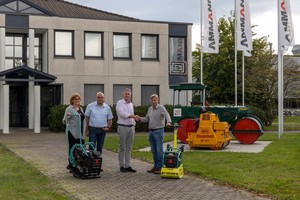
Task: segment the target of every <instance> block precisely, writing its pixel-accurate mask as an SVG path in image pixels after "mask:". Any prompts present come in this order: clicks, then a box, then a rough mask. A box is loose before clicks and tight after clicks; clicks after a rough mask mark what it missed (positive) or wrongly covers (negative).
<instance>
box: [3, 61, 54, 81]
mask: <svg viewBox="0 0 300 200" xmlns="http://www.w3.org/2000/svg"><path fill="white" fill-rule="evenodd" d="M3 76H4V77H3ZM0 77H2V78H0V81H6V83H7V84H14V83H15V82H29V81H33V82H35V83H36V84H40V85H42V84H49V83H52V82H53V81H55V79H56V76H53V75H51V74H47V73H45V72H41V71H39V70H36V69H33V68H31V67H28V66H26V65H22V66H19V67H15V68H12V69H8V70H4V71H2V72H0ZM31 77H32V78H31Z"/></svg>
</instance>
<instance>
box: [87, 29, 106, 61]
mask: <svg viewBox="0 0 300 200" xmlns="http://www.w3.org/2000/svg"><path fill="white" fill-rule="evenodd" d="M86 33H92V34H100V35H101V55H100V56H87V55H86V51H85V49H86V48H85V47H86V46H85V45H86V39H85V34H86ZM103 37H104V32H98V31H84V58H91V59H103V58H104V45H103V42H104V39H103Z"/></svg>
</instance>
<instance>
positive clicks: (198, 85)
mask: <svg viewBox="0 0 300 200" xmlns="http://www.w3.org/2000/svg"><path fill="white" fill-rule="evenodd" d="M170 89H173V90H174V91H175V90H179V91H180V90H201V91H202V90H204V89H208V88H207V86H206V85H203V84H201V83H180V84H179V85H170Z"/></svg>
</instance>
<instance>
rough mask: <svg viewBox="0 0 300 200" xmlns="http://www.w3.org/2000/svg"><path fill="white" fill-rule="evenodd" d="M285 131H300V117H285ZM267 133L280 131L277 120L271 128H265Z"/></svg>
mask: <svg viewBox="0 0 300 200" xmlns="http://www.w3.org/2000/svg"><path fill="white" fill-rule="evenodd" d="M283 120H284V126H283V128H284V130H286V131H293V130H300V117H284V119H283ZM265 130H267V131H277V130H278V119H277V118H276V119H275V120H274V122H273V123H272V125H271V126H265Z"/></svg>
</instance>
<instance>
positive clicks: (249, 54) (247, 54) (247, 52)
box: [243, 51, 252, 57]
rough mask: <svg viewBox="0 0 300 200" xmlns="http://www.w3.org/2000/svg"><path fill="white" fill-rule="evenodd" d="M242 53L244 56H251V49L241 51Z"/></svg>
mask: <svg viewBox="0 0 300 200" xmlns="http://www.w3.org/2000/svg"><path fill="white" fill-rule="evenodd" d="M243 53H244V56H246V57H251V56H252V54H251V51H243Z"/></svg>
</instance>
